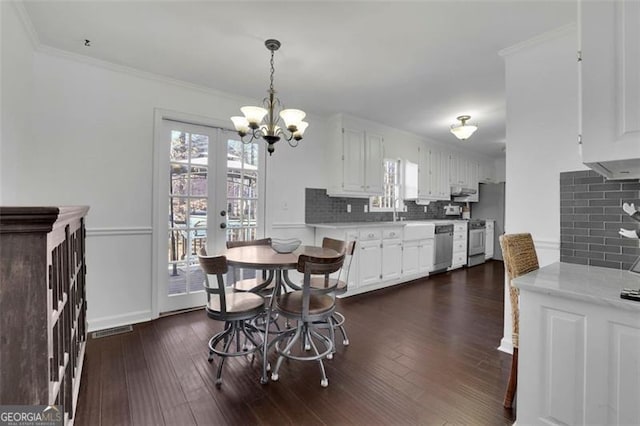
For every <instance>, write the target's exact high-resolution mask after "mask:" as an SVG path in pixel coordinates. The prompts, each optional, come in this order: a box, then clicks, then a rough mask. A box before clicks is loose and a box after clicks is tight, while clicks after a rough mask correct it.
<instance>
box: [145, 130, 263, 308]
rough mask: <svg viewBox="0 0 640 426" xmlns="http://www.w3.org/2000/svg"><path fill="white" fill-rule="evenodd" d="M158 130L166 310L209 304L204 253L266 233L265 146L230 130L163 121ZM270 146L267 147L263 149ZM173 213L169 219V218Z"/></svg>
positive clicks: (161, 302) (161, 300)
mask: <svg viewBox="0 0 640 426" xmlns="http://www.w3.org/2000/svg"><path fill="white" fill-rule="evenodd" d="M160 127H161V129H160V133H161V135H160V137H156V149H158V150H159V155H157V156H156V163H157V164H156V165H157V167H158V173H156V175H155V179H157V180H158V182H157V183H156V184H155V187H156V188H157V189H158V190H157V191H156V194H157V200H156V203H155V208H156V209H157V212H156V214H157V216H156V217H159V218H160V219H159V220H158V225H157V228H159V229H158V232H159V233H161V234H163V235H166V238H157V239H156V241H157V243H158V246H159V247H158V250H157V253H158V259H156V264H157V265H158V268H157V269H158V270H157V275H156V276H157V278H158V282H157V285H158V295H159V297H158V311H159V312H160V313H162V312H170V311H175V310H179V309H186V308H190V307H195V306H202V305H204V304H205V303H206V295H205V294H204V292H203V287H202V283H203V281H204V275H203V273H202V271H201V269H200V266H199V263H198V252H199V251H200V250H201V249H202V248H205V249H206V250H207V253H209V254H217V253H220V252H221V251H222V250H224V248H225V242H226V241H227V240H247V239H255V238H257V237H258V235H262V234H263V228H262V225H263V221H262V220H261V219H262V218H263V217H264V214H263V203H262V202H261V200H262V198H263V197H262V194H263V192H264V191H262V188H263V185H264V182H263V179H262V176H263V173H261V172H262V171H263V165H264V158H263V157H264V155H263V147H261V146H260V145H258V144H257V143H251V144H243V143H242V142H241V141H239V140H238V137H237V134H236V133H235V132H231V131H229V130H225V129H220V128H215V127H208V126H199V125H194V124H187V123H182V122H177V121H172V120H162V124H161V126H160ZM261 148H262V149H261ZM162 218H166V220H164V221H163V220H162Z"/></svg>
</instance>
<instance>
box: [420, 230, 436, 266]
mask: <svg viewBox="0 0 640 426" xmlns="http://www.w3.org/2000/svg"><path fill="white" fill-rule="evenodd" d="M419 250H420V255H419V269H420V273H427V272H431V271H433V263H434V256H435V250H434V240H433V238H429V239H428V240H421V241H420V244H419Z"/></svg>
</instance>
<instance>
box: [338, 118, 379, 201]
mask: <svg viewBox="0 0 640 426" xmlns="http://www.w3.org/2000/svg"><path fill="white" fill-rule="evenodd" d="M364 148H365V134H364V131H363V130H355V129H348V128H343V129H342V189H344V190H345V191H353V192H364V191H365V185H364V164H365V156H364V155H365V149H364ZM381 169H382V166H381Z"/></svg>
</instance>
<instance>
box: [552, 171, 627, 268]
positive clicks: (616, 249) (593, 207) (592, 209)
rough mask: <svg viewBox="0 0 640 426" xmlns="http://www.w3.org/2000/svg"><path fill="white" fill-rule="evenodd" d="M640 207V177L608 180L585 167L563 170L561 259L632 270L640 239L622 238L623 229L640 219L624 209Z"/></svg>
mask: <svg viewBox="0 0 640 426" xmlns="http://www.w3.org/2000/svg"><path fill="white" fill-rule="evenodd" d="M625 202H626V203H635V205H636V207H640V180H638V179H631V180H607V179H605V178H604V177H602V176H600V175H599V174H598V173H596V172H594V171H591V170H585V171H579V172H565V173H560V261H561V262H567V263H578V264H581V265H593V266H604V267H606V268H614V269H625V270H627V269H629V268H630V267H631V264H632V263H633V262H634V261H635V260H636V259H637V258H638V256H640V248H639V247H640V240H638V239H630V238H624V237H621V236H620V235H619V234H618V231H619V230H620V228H624V229H633V230H635V229H638V228H640V222H638V221H636V220H634V219H632V218H631V217H629V215H627V214H626V213H625V212H624V211H623V210H622V204H623V203H625Z"/></svg>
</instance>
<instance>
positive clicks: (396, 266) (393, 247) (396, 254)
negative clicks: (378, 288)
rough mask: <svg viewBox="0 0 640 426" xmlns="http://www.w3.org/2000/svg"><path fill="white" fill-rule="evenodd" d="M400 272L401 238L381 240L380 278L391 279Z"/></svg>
mask: <svg viewBox="0 0 640 426" xmlns="http://www.w3.org/2000/svg"><path fill="white" fill-rule="evenodd" d="M401 274H402V240H385V241H383V242H382V279H383V280H393V279H396V278H400V276H401Z"/></svg>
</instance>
